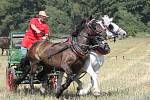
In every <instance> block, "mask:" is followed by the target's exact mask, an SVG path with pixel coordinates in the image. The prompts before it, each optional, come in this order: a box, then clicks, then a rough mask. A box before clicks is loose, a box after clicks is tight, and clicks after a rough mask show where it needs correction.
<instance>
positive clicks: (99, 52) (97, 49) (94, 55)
mask: <svg viewBox="0 0 150 100" xmlns="http://www.w3.org/2000/svg"><path fill="white" fill-rule="evenodd" d="M98 24H100V25H102V24H101V23H99V22H98ZM102 31H106V30H102ZM101 34H103V35H101V36H96V37H94V38H91V39H90V41H89V42H90V43H89V44H90V45H92V46H93V48H92V49H91V50H90V52H89V55H88V56H87V58H86V59H85V61H84V64H83V65H82V64H78V65H75V64H74V65H72V66H71V67H75V66H82V67H81V70H80V73H79V74H78V77H76V79H75V81H76V82H77V84H78V87H77V94H78V95H85V94H87V93H88V92H89V90H90V89H91V87H93V95H94V96H99V95H100V90H99V86H98V73H99V69H100V67H101V66H102V65H103V63H104V55H106V54H109V52H110V47H109V45H108V43H107V42H106V37H107V34H106V33H101ZM84 72H86V73H88V74H89V75H90V77H91V83H89V84H88V87H87V88H83V83H82V81H80V80H79V77H80V75H81V74H82V73H84ZM63 74H64V73H63V72H62V73H61V75H59V77H58V83H57V88H60V85H61V83H62V77H63Z"/></svg>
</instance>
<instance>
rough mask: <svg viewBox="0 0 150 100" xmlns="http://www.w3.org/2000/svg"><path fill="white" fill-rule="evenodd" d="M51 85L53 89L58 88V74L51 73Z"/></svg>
mask: <svg viewBox="0 0 150 100" xmlns="http://www.w3.org/2000/svg"><path fill="white" fill-rule="evenodd" d="M50 86H51V89H56V86H57V76H56V75H51V77H50Z"/></svg>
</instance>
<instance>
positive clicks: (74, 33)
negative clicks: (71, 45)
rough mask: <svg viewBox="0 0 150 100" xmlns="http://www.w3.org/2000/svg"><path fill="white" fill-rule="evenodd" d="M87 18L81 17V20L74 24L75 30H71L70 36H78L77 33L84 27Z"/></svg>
mask: <svg viewBox="0 0 150 100" xmlns="http://www.w3.org/2000/svg"><path fill="white" fill-rule="evenodd" d="M86 21H87V19H86V18H85V19H82V21H81V22H80V23H79V24H78V25H77V26H76V28H75V31H74V32H72V36H78V35H79V33H80V32H81V31H82V30H83V29H84V27H85V23H86Z"/></svg>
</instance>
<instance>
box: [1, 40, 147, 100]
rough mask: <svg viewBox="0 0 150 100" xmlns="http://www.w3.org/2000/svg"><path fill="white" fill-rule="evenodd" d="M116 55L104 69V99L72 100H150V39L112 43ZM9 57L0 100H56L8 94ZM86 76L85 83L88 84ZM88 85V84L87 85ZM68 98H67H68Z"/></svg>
mask: <svg viewBox="0 0 150 100" xmlns="http://www.w3.org/2000/svg"><path fill="white" fill-rule="evenodd" d="M110 46H111V48H112V51H111V53H110V54H109V55H107V56H106V57H105V63H104V65H103V66H102V67H101V69H100V73H99V85H100V89H101V91H102V93H103V95H102V96H100V97H97V98H96V97H93V96H92V95H87V96H80V97H76V96H74V95H73V96H71V97H69V99H72V100H100V99H101V100H106V99H107V100H150V38H128V39H126V40H118V41H117V42H116V43H112V42H111V43H110ZM6 64H7V57H6V56H0V100H53V99H55V98H54V96H53V95H46V96H45V97H43V96H41V95H40V94H39V92H37V94H36V95H35V96H31V95H30V94H25V92H24V90H23V89H21V90H20V91H19V92H18V93H15V94H12V93H8V92H7V91H6V88H5V67H6V66H7V65H6ZM88 79H89V77H88V75H86V76H85V77H84V78H83V79H82V80H83V82H84V84H85V83H87V82H88V81H89V80H88ZM85 85H86V84H85ZM75 92H76V83H73V84H71V86H70V87H69V88H68V92H65V93H64V94H65V95H67V93H69V94H70V93H71V94H75ZM64 98H65V96H64Z"/></svg>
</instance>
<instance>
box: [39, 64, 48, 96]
mask: <svg viewBox="0 0 150 100" xmlns="http://www.w3.org/2000/svg"><path fill="white" fill-rule="evenodd" d="M37 79H38V80H39V81H40V82H41V83H42V87H41V88H40V91H41V93H42V94H44V95H45V93H46V92H49V88H50V87H49V81H48V72H47V70H46V66H44V67H43V70H42V71H41V72H39V73H38V75H37ZM46 90H48V91H46Z"/></svg>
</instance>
